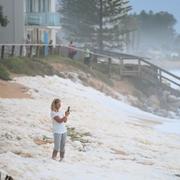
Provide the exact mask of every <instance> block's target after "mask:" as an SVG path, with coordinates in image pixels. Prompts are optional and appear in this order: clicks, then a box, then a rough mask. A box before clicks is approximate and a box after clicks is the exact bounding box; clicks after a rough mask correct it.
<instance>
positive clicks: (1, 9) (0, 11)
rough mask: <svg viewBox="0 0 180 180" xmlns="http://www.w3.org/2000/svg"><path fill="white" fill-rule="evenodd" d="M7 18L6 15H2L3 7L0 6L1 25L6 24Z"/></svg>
mask: <svg viewBox="0 0 180 180" xmlns="http://www.w3.org/2000/svg"><path fill="white" fill-rule="evenodd" d="M7 24H8V20H7V17H5V16H4V15H3V8H2V6H0V25H1V26H7Z"/></svg>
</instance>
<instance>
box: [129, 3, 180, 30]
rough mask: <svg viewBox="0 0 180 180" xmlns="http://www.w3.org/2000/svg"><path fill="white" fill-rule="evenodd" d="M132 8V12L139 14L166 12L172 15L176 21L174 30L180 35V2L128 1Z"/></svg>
mask: <svg viewBox="0 0 180 180" xmlns="http://www.w3.org/2000/svg"><path fill="white" fill-rule="evenodd" d="M129 1H130V5H132V7H133V11H132V12H140V11H142V10H147V11H149V10H153V11H155V12H158V11H168V12H169V13H171V14H173V15H174V17H175V18H176V20H177V24H176V26H175V29H176V31H177V32H178V33H180V0H129Z"/></svg>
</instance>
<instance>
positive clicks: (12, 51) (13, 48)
mask: <svg viewBox="0 0 180 180" xmlns="http://www.w3.org/2000/svg"><path fill="white" fill-rule="evenodd" d="M14 50H15V46H14V45H13V46H12V49H11V56H14Z"/></svg>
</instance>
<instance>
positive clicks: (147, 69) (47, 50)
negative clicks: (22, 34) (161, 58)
mask: <svg viewBox="0 0 180 180" xmlns="http://www.w3.org/2000/svg"><path fill="white" fill-rule="evenodd" d="M74 50H76V51H77V54H76V56H75V59H82V58H83V57H84V53H85V52H84V50H83V49H82V48H74ZM49 54H55V55H61V56H68V46H65V45H59V44H57V45H55V46H53V45H49V44H0V58H1V59H5V58H8V57H9V56H28V57H34V56H36V57H43V56H47V55H49ZM149 60H150V59H149V58H146V57H140V56H135V55H130V54H125V53H117V52H112V51H98V50H95V49H94V50H92V52H91V62H92V63H91V64H90V66H97V64H101V63H103V64H104V65H105V66H106V67H107V73H108V75H109V77H112V75H113V73H114V72H113V66H116V68H118V72H119V76H120V77H124V76H138V77H139V78H141V79H148V80H152V81H153V82H157V83H159V84H167V83H169V84H173V85H175V86H176V87H177V89H180V77H178V76H176V75H174V74H172V73H170V72H168V71H167V70H165V69H163V68H161V67H159V66H156V65H155V64H153V63H151V62H149ZM131 68H132V69H131Z"/></svg>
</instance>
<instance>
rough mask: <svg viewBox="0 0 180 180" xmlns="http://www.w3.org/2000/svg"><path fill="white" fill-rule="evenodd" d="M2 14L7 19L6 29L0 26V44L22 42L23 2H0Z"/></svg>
mask: <svg viewBox="0 0 180 180" xmlns="http://www.w3.org/2000/svg"><path fill="white" fill-rule="evenodd" d="M0 5H1V6H3V14H4V15H5V16H7V17H8V20H9V23H8V25H7V26H6V27H1V26H0V44H5V43H7V44H11V43H16V44H18V43H23V42H24V28H25V27H24V0H0Z"/></svg>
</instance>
